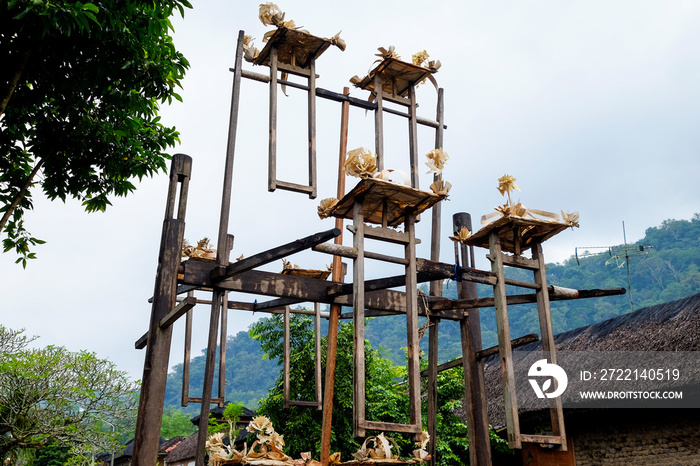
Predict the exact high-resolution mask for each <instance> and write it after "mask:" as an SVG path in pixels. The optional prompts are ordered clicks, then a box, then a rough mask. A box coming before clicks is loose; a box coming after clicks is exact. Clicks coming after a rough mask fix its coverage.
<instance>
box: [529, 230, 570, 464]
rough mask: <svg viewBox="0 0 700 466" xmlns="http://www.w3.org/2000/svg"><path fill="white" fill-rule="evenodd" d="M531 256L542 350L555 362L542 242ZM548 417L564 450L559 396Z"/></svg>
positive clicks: (565, 444) (564, 433)
mask: <svg viewBox="0 0 700 466" xmlns="http://www.w3.org/2000/svg"><path fill="white" fill-rule="evenodd" d="M532 258H533V259H534V260H536V261H537V265H538V268H537V270H534V271H533V273H534V275H535V284H537V285H539V289H538V290H537V293H536V296H537V312H538V314H539V318H540V334H541V335H542V350H543V351H544V352H545V353H546V354H547V359H548V360H549V362H550V363H552V364H556V363H557V358H556V348H555V346H554V331H553V330H552V313H551V312H550V306H549V292H548V291H547V273H546V267H545V261H544V255H543V254H542V243H539V242H538V243H536V244H534V245H533V247H532ZM550 418H551V421H552V434H553V435H555V436H560V437H561V439H562V441H561V444H560V446H559V448H560V449H561V451H566V449H567V442H566V429H565V427H564V411H563V409H562V403H561V397H556V398H554V399H550Z"/></svg>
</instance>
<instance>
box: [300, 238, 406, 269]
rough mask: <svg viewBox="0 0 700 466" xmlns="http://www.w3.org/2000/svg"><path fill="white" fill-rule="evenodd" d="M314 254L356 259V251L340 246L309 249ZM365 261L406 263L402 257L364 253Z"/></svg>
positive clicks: (328, 245) (318, 246) (332, 245)
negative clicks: (319, 253) (320, 253)
mask: <svg viewBox="0 0 700 466" xmlns="http://www.w3.org/2000/svg"><path fill="white" fill-rule="evenodd" d="M311 249H312V250H314V251H316V252H322V253H324V254H331V255H334V256H340V257H346V258H348V259H354V258H355V257H357V250H356V249H355V248H353V247H349V246H343V245H340V244H326V243H323V244H318V245H316V246H314V247H313V248H311ZM365 259H375V260H380V261H384V262H391V263H394V264H402V265H406V264H407V263H408V261H406V259H404V258H403V257H395V256H388V255H386V254H379V253H376V252H371V251H365Z"/></svg>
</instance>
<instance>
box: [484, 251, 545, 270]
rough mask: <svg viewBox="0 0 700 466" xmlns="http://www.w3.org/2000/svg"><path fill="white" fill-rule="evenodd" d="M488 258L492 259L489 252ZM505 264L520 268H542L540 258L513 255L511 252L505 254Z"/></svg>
mask: <svg viewBox="0 0 700 466" xmlns="http://www.w3.org/2000/svg"><path fill="white" fill-rule="evenodd" d="M486 258H487V259H489V260H491V259H492V258H491V256H490V255H489V254H487V255H486ZM503 264H504V265H508V266H510V267H517V268H519V269H527V270H537V269H539V268H540V263H539V261H538V260H535V259H528V258H527V257H523V256H511V255H509V254H504V255H503Z"/></svg>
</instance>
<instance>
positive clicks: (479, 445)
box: [452, 212, 491, 466]
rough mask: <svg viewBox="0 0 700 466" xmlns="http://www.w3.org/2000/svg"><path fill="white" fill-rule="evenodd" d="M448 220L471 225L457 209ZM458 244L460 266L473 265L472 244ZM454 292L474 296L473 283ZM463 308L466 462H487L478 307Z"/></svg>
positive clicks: (457, 225)
mask: <svg viewBox="0 0 700 466" xmlns="http://www.w3.org/2000/svg"><path fill="white" fill-rule="evenodd" d="M452 221H453V226H454V231H455V232H458V231H459V230H460V229H461V228H462V227H466V228H467V229H469V230H470V231H471V229H472V218H471V215H469V214H468V213H464V212H460V213H457V214H455V215H454V216H453V217H452ZM460 246H461V247H460V249H461V251H460V252H461V256H462V257H461V264H462V267H474V249H473V247H467V246H466V245H464V244H462V245H460ZM456 255H459V254H456ZM455 261H456V262H459V257H455ZM458 296H459V298H460V299H473V298H477V297H478V293H477V288H476V283H475V282H468V281H462V282H460V284H459V288H458ZM467 312H468V315H467V317H464V318H463V319H462V320H460V322H459V327H460V333H461V335H462V366H463V370H464V395H465V400H466V406H465V408H466V411H467V426H468V436H469V464H471V465H475V466H476V465H479V466H487V465H488V466H490V465H491V441H490V438H489V424H488V417H487V413H486V391H485V387H484V364H483V362H482V361H481V360H477V358H476V352H477V351H480V350H481V349H482V348H481V346H482V345H481V324H480V322H479V309H478V308H475V309H468V310H467Z"/></svg>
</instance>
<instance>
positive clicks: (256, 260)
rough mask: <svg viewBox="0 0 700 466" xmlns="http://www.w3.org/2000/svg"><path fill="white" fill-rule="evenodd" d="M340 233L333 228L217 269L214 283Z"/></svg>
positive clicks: (214, 271)
mask: <svg viewBox="0 0 700 466" xmlns="http://www.w3.org/2000/svg"><path fill="white" fill-rule="evenodd" d="M340 233H341V231H340V230H339V229H338V228H332V229H330V230H326V231H322V232H319V233H315V234H313V235H309V236H306V237H304V238H300V239H298V240H295V241H292V242H290V243H287V244H283V245H282V246H278V247H275V248H272V249H269V250H267V251H264V252H261V253H258V254H255V255H254V256H250V257H246V258H244V259H241V260H239V261H237V262H234V263H233V264H229V265H227V266H226V268H225V269H222V268H215V269H213V270H212V272H211V277H212V282H213V283H216V282H220V281H221V280H225V279H226V278H229V277H232V276H234V275H236V274H238V273H241V272H243V271H246V270H251V269H254V268H256V267H260V266H262V265H265V264H269V263H270V262H274V261H276V260H279V259H282V258H284V257H287V256H289V255H291V254H294V253H297V252H299V251H303V250H305V249H310V248H312V247H313V246H316V245H318V244H321V243H325V242H326V241H328V240H331V239H333V238H335V237H337V236H338V235H340Z"/></svg>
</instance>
